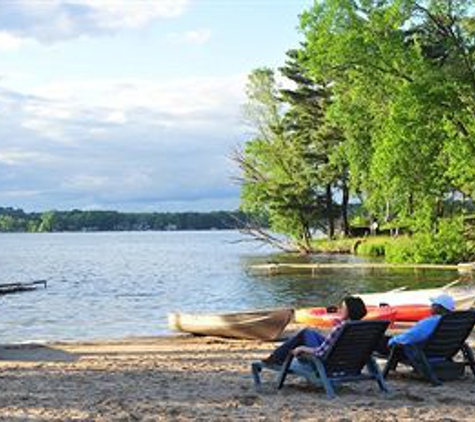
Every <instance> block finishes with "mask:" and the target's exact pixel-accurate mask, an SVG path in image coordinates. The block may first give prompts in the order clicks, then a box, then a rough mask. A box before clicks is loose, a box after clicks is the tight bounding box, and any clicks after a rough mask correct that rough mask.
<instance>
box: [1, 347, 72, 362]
mask: <svg viewBox="0 0 475 422" xmlns="http://www.w3.org/2000/svg"><path fill="white" fill-rule="evenodd" d="M78 359H79V355H77V354H75V353H69V352H66V351H64V350H61V349H56V348H54V347H50V346H45V345H41V344H21V345H0V362H75V361H77V360H78Z"/></svg>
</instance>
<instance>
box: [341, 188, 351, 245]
mask: <svg viewBox="0 0 475 422" xmlns="http://www.w3.org/2000/svg"><path fill="white" fill-rule="evenodd" d="M342 194H343V196H342V199H341V220H342V223H343V233H344V234H345V236H348V235H349V234H350V224H349V222H348V202H349V201H350V190H349V189H348V185H347V184H346V181H344V182H343V186H342Z"/></svg>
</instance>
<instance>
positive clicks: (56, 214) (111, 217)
mask: <svg viewBox="0 0 475 422" xmlns="http://www.w3.org/2000/svg"><path fill="white" fill-rule="evenodd" d="M249 221H250V218H249V216H248V215H246V214H245V213H243V212H240V211H215V212H163V213H158V212H152V213H145V212H143V213H125V212H118V211H81V210H73V211H47V212H42V213H39V212H31V213H28V212H25V211H23V210H21V209H15V208H1V207H0V232H65V231H145V230H229V229H241V228H243V227H245V226H246V225H247V224H248V223H249ZM253 221H255V220H253ZM261 224H263V225H264V226H265V225H266V223H265V221H261Z"/></svg>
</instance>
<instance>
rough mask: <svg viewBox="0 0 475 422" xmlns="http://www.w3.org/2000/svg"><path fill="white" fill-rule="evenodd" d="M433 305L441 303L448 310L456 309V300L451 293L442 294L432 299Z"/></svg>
mask: <svg viewBox="0 0 475 422" xmlns="http://www.w3.org/2000/svg"><path fill="white" fill-rule="evenodd" d="M430 302H431V304H432V305H439V306H442V308H445V309H447V310H448V311H455V300H454V299H453V297H452V296H449V295H440V296H437V297H433V298H431V299H430Z"/></svg>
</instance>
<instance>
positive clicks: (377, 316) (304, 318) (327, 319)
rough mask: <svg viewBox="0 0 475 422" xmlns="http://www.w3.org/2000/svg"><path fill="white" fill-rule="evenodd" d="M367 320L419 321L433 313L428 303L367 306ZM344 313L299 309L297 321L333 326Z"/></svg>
mask: <svg viewBox="0 0 475 422" xmlns="http://www.w3.org/2000/svg"><path fill="white" fill-rule="evenodd" d="M366 308H367V310H368V313H367V314H366V316H365V317H364V318H363V319H365V320H385V321H391V323H394V322H399V321H401V322H402V321H405V322H406V321H411V322H413V321H419V320H421V319H424V318H427V317H428V316H430V315H431V308H430V306H428V305H397V306H386V305H383V306H367V307H366ZM341 318H342V315H341V313H340V310H339V309H338V308H323V307H319V308H307V309H297V310H296V312H295V322H298V323H301V324H305V325H308V326H310V327H317V328H331V327H333V326H335V325H337V324H339V323H340V321H341Z"/></svg>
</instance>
